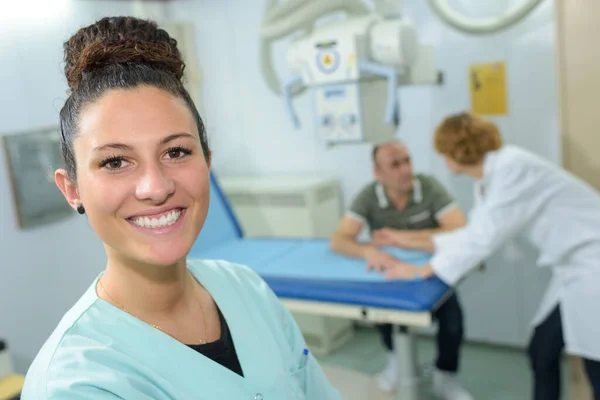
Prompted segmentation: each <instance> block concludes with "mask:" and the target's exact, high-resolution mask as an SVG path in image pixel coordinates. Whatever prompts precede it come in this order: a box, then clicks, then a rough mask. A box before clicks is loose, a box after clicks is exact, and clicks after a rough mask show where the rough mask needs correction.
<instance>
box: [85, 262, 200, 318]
mask: <svg viewBox="0 0 600 400" xmlns="http://www.w3.org/2000/svg"><path fill="white" fill-rule="evenodd" d="M98 286H99V287H98V288H97V291H98V295H99V296H100V297H101V298H103V299H104V300H106V301H109V302H110V303H112V304H114V305H115V306H117V307H119V308H123V309H126V310H127V311H128V312H131V313H133V314H136V315H139V316H161V315H169V314H173V313H175V312H176V311H177V309H178V308H180V307H182V306H184V305H185V303H186V300H188V299H189V298H190V296H193V292H194V286H193V284H192V281H191V279H190V275H189V272H188V270H187V266H186V263H185V259H184V260H182V261H181V262H179V263H177V264H175V265H172V266H151V265H141V264H136V263H135V262H124V260H121V259H119V258H117V257H110V256H109V261H108V263H107V265H106V270H105V272H104V274H102V277H101V278H100V281H99V285H98Z"/></svg>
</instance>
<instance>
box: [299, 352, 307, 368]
mask: <svg viewBox="0 0 600 400" xmlns="http://www.w3.org/2000/svg"><path fill="white" fill-rule="evenodd" d="M307 362H308V349H304V350H303V351H302V361H301V362H300V367H301V368H304V367H306V363H307Z"/></svg>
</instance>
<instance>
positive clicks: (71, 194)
mask: <svg viewBox="0 0 600 400" xmlns="http://www.w3.org/2000/svg"><path fill="white" fill-rule="evenodd" d="M54 182H55V183H56V186H58V188H59V189H60V191H61V192H62V194H63V196H65V199H67V202H68V203H69V205H70V206H71V207H72V208H73V209H74V210H77V207H78V206H79V205H81V199H80V198H79V192H78V191H77V186H75V184H74V183H72V182H71V181H70V180H69V175H68V173H67V171H66V170H64V169H57V170H56V172H54Z"/></svg>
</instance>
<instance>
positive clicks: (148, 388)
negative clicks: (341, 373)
mask: <svg viewBox="0 0 600 400" xmlns="http://www.w3.org/2000/svg"><path fill="white" fill-rule="evenodd" d="M64 49H65V61H66V64H65V75H66V78H67V81H68V83H69V88H70V94H69V98H68V99H67V101H66V103H65V105H64V107H63V108H62V110H61V112H60V121H61V148H62V155H63V158H64V162H65V168H64V169H60V170H58V171H56V174H55V181H56V184H57V186H58V187H59V189H60V190H61V192H62V193H63V194H64V197H65V198H66V200H67V202H68V203H69V204H70V205H71V207H73V208H74V209H77V211H78V212H79V213H80V214H82V215H83V214H85V215H87V218H88V220H89V223H90V225H91V226H92V228H93V229H94V231H95V232H96V234H97V235H98V237H99V238H100V240H102V242H103V243H104V248H105V250H106V254H107V264H106V267H105V270H104V271H103V273H102V274H101V275H100V276H99V277H98V278H97V279H96V280H95V281H94V282H92V284H91V285H90V287H89V289H88V290H87V291H86V292H85V293H84V295H83V296H82V298H81V299H80V300H79V301H78V302H77V303H76V304H75V306H74V307H73V308H72V309H71V310H70V311H69V312H68V313H67V314H66V315H65V316H64V318H63V319H62V321H61V322H60V324H59V325H58V327H57V328H56V330H55V331H54V333H53V334H52V335H51V337H50V338H49V339H48V341H47V342H46V344H45V345H44V347H43V348H42V349H41V351H40V353H39V354H38V356H37V357H36V359H35V361H34V363H33V365H32V366H31V368H30V370H29V371H28V374H27V379H26V384H25V389H24V391H23V396H22V398H23V399H26V400H28V399H36V400H43V399H65V398H94V399H121V398H122V399H145V398H152V399H189V398H211V399H212V398H228V399H237V398H263V397H264V398H278V399H284V398H285V399H291V398H305V396H306V398H311V399H313V398H314V399H316V398H318V399H325V400H327V399H337V398H339V394H338V393H337V392H336V390H335V389H333V388H332V387H331V386H330V385H329V383H328V382H327V379H326V378H325V376H324V374H323V371H322V370H321V368H320V367H319V365H318V364H317V362H316V361H315V359H314V358H313V357H312V355H310V354H308V355H307V354H306V353H305V352H304V351H303V350H304V349H305V347H306V343H305V342H304V340H303V338H302V334H301V333H300V331H299V329H298V327H297V325H296V323H295V322H294V320H293V319H292V317H291V315H290V314H289V312H288V311H287V310H286V309H285V308H284V307H283V306H282V305H281V303H279V301H278V300H277V298H276V297H275V295H274V293H273V292H272V291H271V290H270V289H269V288H268V286H267V285H266V284H265V283H264V281H262V280H261V278H260V277H258V275H256V274H255V273H254V272H252V271H251V270H250V269H249V268H246V267H244V266H240V265H234V264H231V263H227V262H214V261H189V260H187V255H188V252H189V251H190V249H191V247H192V245H193V244H194V242H195V241H196V240H197V237H198V235H199V233H200V231H201V230H202V227H203V225H204V222H205V219H206V215H207V212H208V206H209V199H210V196H209V192H210V161H211V153H210V150H209V147H208V141H207V138H206V132H205V129H204V125H203V123H202V119H201V117H200V115H199V113H198V111H197V109H196V107H195V105H194V103H193V101H192V99H191V98H190V96H189V94H188V92H187V91H186V90H185V88H184V87H183V84H182V78H183V71H184V68H185V65H184V63H183V61H182V58H181V55H180V53H179V50H178V49H177V43H176V41H175V40H174V39H172V38H171V37H170V36H169V34H168V33H167V32H166V31H164V30H162V29H159V28H158V27H157V26H156V24H155V23H153V22H150V21H143V20H139V19H135V18H129V17H114V18H104V19H102V20H100V21H98V22H97V23H95V24H93V25H91V26H88V27H85V28H82V29H80V30H79V31H78V32H77V33H76V34H75V35H73V37H71V38H70V39H69V40H68V41H67V42H66V43H65V46H64ZM81 261H82V262H90V261H91V262H94V263H95V261H94V260H81ZM248 332H252V335H248ZM207 377H210V379H207Z"/></svg>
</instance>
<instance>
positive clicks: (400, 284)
mask: <svg viewBox="0 0 600 400" xmlns="http://www.w3.org/2000/svg"><path fill="white" fill-rule="evenodd" d="M388 250H389V251H390V252H391V253H392V254H393V255H394V256H396V257H398V258H400V259H402V260H405V261H407V262H410V263H412V264H415V265H424V264H426V263H427V262H428V260H429V257H430V256H429V255H428V254H426V253H421V252H412V251H402V250H399V249H388ZM189 257H190V258H192V259H193V258H202V259H227V260H228V261H231V262H234V263H240V264H244V265H247V266H248V267H250V268H252V269H253V270H255V271H256V272H257V273H258V274H259V275H261V276H262V277H263V279H265V281H266V282H267V284H268V285H269V286H270V288H271V289H272V290H273V291H274V292H275V294H276V295H277V296H278V297H279V298H280V300H281V301H282V302H283V304H285V305H286V307H287V308H288V309H289V310H290V311H293V312H300V313H311V314H315V315H322V316H330V317H338V318H347V319H351V320H356V321H367V322H372V323H387V322H389V323H393V324H395V325H400V326H401V327H402V328H401V329H399V330H398V331H397V332H396V334H395V337H394V340H395V349H396V354H397V356H398V360H399V365H400V366H401V367H402V368H401V369H400V370H401V371H402V372H401V373H402V381H403V382H406V383H407V384H406V385H403V386H402V388H401V389H400V390H399V391H398V396H399V398H402V399H405V400H417V399H419V398H420V397H419V393H420V390H421V389H420V387H421V383H422V381H420V379H419V373H418V366H417V357H416V343H415V336H414V332H413V328H416V327H428V326H431V324H432V311H433V310H435V309H436V308H437V307H438V306H439V305H440V304H441V303H443V301H444V300H445V298H446V296H447V295H449V294H450V293H451V289H450V288H449V287H448V286H446V285H445V284H444V283H443V282H442V281H440V280H439V279H437V278H431V279H426V280H421V281H409V282H406V281H386V280H385V279H384V278H383V277H382V275H380V274H376V273H367V272H365V265H364V261H362V260H360V259H354V258H349V257H344V256H341V255H338V254H335V253H333V252H331V251H330V250H329V243H328V241H327V240H323V239H313V240H311V239H266V238H245V237H244V235H243V234H242V230H241V228H240V225H239V222H238V220H237V218H236V216H235V215H234V212H233V211H232V209H231V206H230V203H229V200H228V199H227V197H226V196H225V195H224V194H223V191H222V190H221V187H220V185H219V183H218V182H217V180H216V177H215V176H214V175H213V174H211V199H210V208H209V211H208V216H207V218H206V222H205V224H204V228H203V229H202V232H201V233H200V236H199V237H198V239H197V241H196V242H195V244H194V246H193V247H192V250H191V252H190V255H189ZM402 396H404V397H402Z"/></svg>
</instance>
